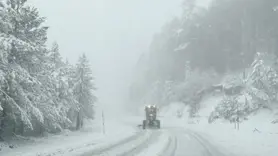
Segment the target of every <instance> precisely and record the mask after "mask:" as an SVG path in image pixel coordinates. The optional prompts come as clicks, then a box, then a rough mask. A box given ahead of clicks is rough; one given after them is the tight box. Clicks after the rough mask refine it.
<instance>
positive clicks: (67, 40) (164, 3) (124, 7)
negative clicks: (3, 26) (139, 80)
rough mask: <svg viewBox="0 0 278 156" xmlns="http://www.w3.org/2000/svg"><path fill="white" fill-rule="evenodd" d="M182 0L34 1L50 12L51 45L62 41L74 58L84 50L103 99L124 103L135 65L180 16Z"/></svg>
mask: <svg viewBox="0 0 278 156" xmlns="http://www.w3.org/2000/svg"><path fill="white" fill-rule="evenodd" d="M181 1H182V0H78V1H77V0H29V2H30V3H31V4H32V5H34V6H35V7H37V8H38V9H39V10H40V13H41V15H42V16H45V17H47V23H46V24H47V25H48V26H50V30H49V35H48V36H49V45H51V43H52V42H53V41H57V42H58V43H59V45H60V52H61V54H62V56H63V57H64V58H67V59H68V60H69V61H70V62H71V63H75V62H76V61H77V58H78V56H79V55H81V54H82V53H85V54H86V55H87V56H88V58H89V60H90V62H91V64H92V69H93V72H94V73H95V76H96V84H97V87H98V88H99V89H98V92H97V94H98V96H99V98H100V103H101V104H103V105H109V106H115V105H119V104H123V103H124V99H123V97H124V95H125V93H126V91H127V90H126V89H127V87H128V85H129V78H130V74H131V70H132V68H133V66H134V65H135V63H136V61H137V59H138V57H139V55H140V54H141V53H142V52H146V51H147V50H148V46H149V43H150V42H151V39H152V35H153V34H154V33H155V32H158V31H160V29H161V27H162V26H163V24H164V23H166V22H167V21H169V20H170V19H172V18H173V17H174V16H175V15H179V14H180V11H181Z"/></svg>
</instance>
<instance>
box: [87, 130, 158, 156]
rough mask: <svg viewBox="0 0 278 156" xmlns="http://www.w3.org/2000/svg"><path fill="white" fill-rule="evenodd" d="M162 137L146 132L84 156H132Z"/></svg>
mask: <svg viewBox="0 0 278 156" xmlns="http://www.w3.org/2000/svg"><path fill="white" fill-rule="evenodd" d="M160 135H161V132H160V131H155V130H154V131H151V130H145V131H140V132H139V133H137V134H135V135H133V136H131V137H128V138H126V139H124V140H121V141H119V142H117V143H115V144H112V145H109V146H106V147H102V148H99V149H96V150H94V151H91V152H89V153H86V154H83V155H82V156H103V155H109V156H115V155H117V156H132V155H136V154H137V153H139V152H140V151H142V150H144V149H145V148H147V147H148V146H149V145H150V144H152V143H153V142H155V140H156V139H157V138H158V137H159V136H160Z"/></svg>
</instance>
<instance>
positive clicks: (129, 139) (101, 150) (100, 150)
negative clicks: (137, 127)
mask: <svg viewBox="0 0 278 156" xmlns="http://www.w3.org/2000/svg"><path fill="white" fill-rule="evenodd" d="M144 135H146V132H143V131H141V132H138V133H136V134H134V135H132V136H130V137H127V138H125V139H123V140H120V141H118V142H116V143H113V144H112V145H107V146H104V147H99V148H97V149H95V150H93V151H91V152H88V153H84V154H82V155H81V156H95V155H100V154H102V153H105V152H106V151H109V150H111V149H114V148H117V147H119V146H121V145H122V144H125V143H129V142H132V141H133V140H136V139H137V138H140V137H142V136H144Z"/></svg>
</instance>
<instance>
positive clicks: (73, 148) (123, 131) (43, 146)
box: [0, 120, 135, 156]
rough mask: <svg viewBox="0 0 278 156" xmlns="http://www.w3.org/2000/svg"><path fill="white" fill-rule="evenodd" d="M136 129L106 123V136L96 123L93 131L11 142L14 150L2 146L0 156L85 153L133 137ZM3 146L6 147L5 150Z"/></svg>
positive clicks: (113, 122)
mask: <svg viewBox="0 0 278 156" xmlns="http://www.w3.org/2000/svg"><path fill="white" fill-rule="evenodd" d="M134 132H135V128H133V127H130V126H127V125H124V124H122V123H120V122H119V121H114V120H112V121H107V122H106V134H105V135H104V134H102V128H101V123H95V124H94V125H93V128H92V129H84V130H83V131H79V132H70V131H66V132H64V133H62V134H60V135H53V136H49V137H44V138H31V139H30V140H26V141H21V143H19V142H18V141H17V142H11V144H13V145H14V148H12V149H11V148H8V146H7V145H2V150H1V151H0V155H3V156H48V155H55V156H58V155H66V156H70V155H74V153H83V151H88V150H90V149H91V148H92V147H94V146H96V145H98V144H101V145H105V144H109V143H110V142H113V141H116V140H121V139H123V138H126V137H129V136H131V135H133V134H134ZM3 146H5V147H4V148H3Z"/></svg>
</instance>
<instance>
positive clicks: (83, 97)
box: [74, 54, 97, 129]
mask: <svg viewBox="0 0 278 156" xmlns="http://www.w3.org/2000/svg"><path fill="white" fill-rule="evenodd" d="M95 90H96V88H95V84H94V77H93V73H92V70H91V67H90V65H89V61H88V59H87V57H86V56H85V54H83V55H82V56H81V57H80V58H79V60H78V63H77V65H76V71H75V77H74V96H75V98H76V100H77V101H78V112H77V114H78V115H77V120H76V129H80V128H81V127H82V126H83V118H85V117H87V118H91V119H93V117H94V111H93V106H94V103H95V102H96V100H97V99H96V97H95V96H94V91H95Z"/></svg>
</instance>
